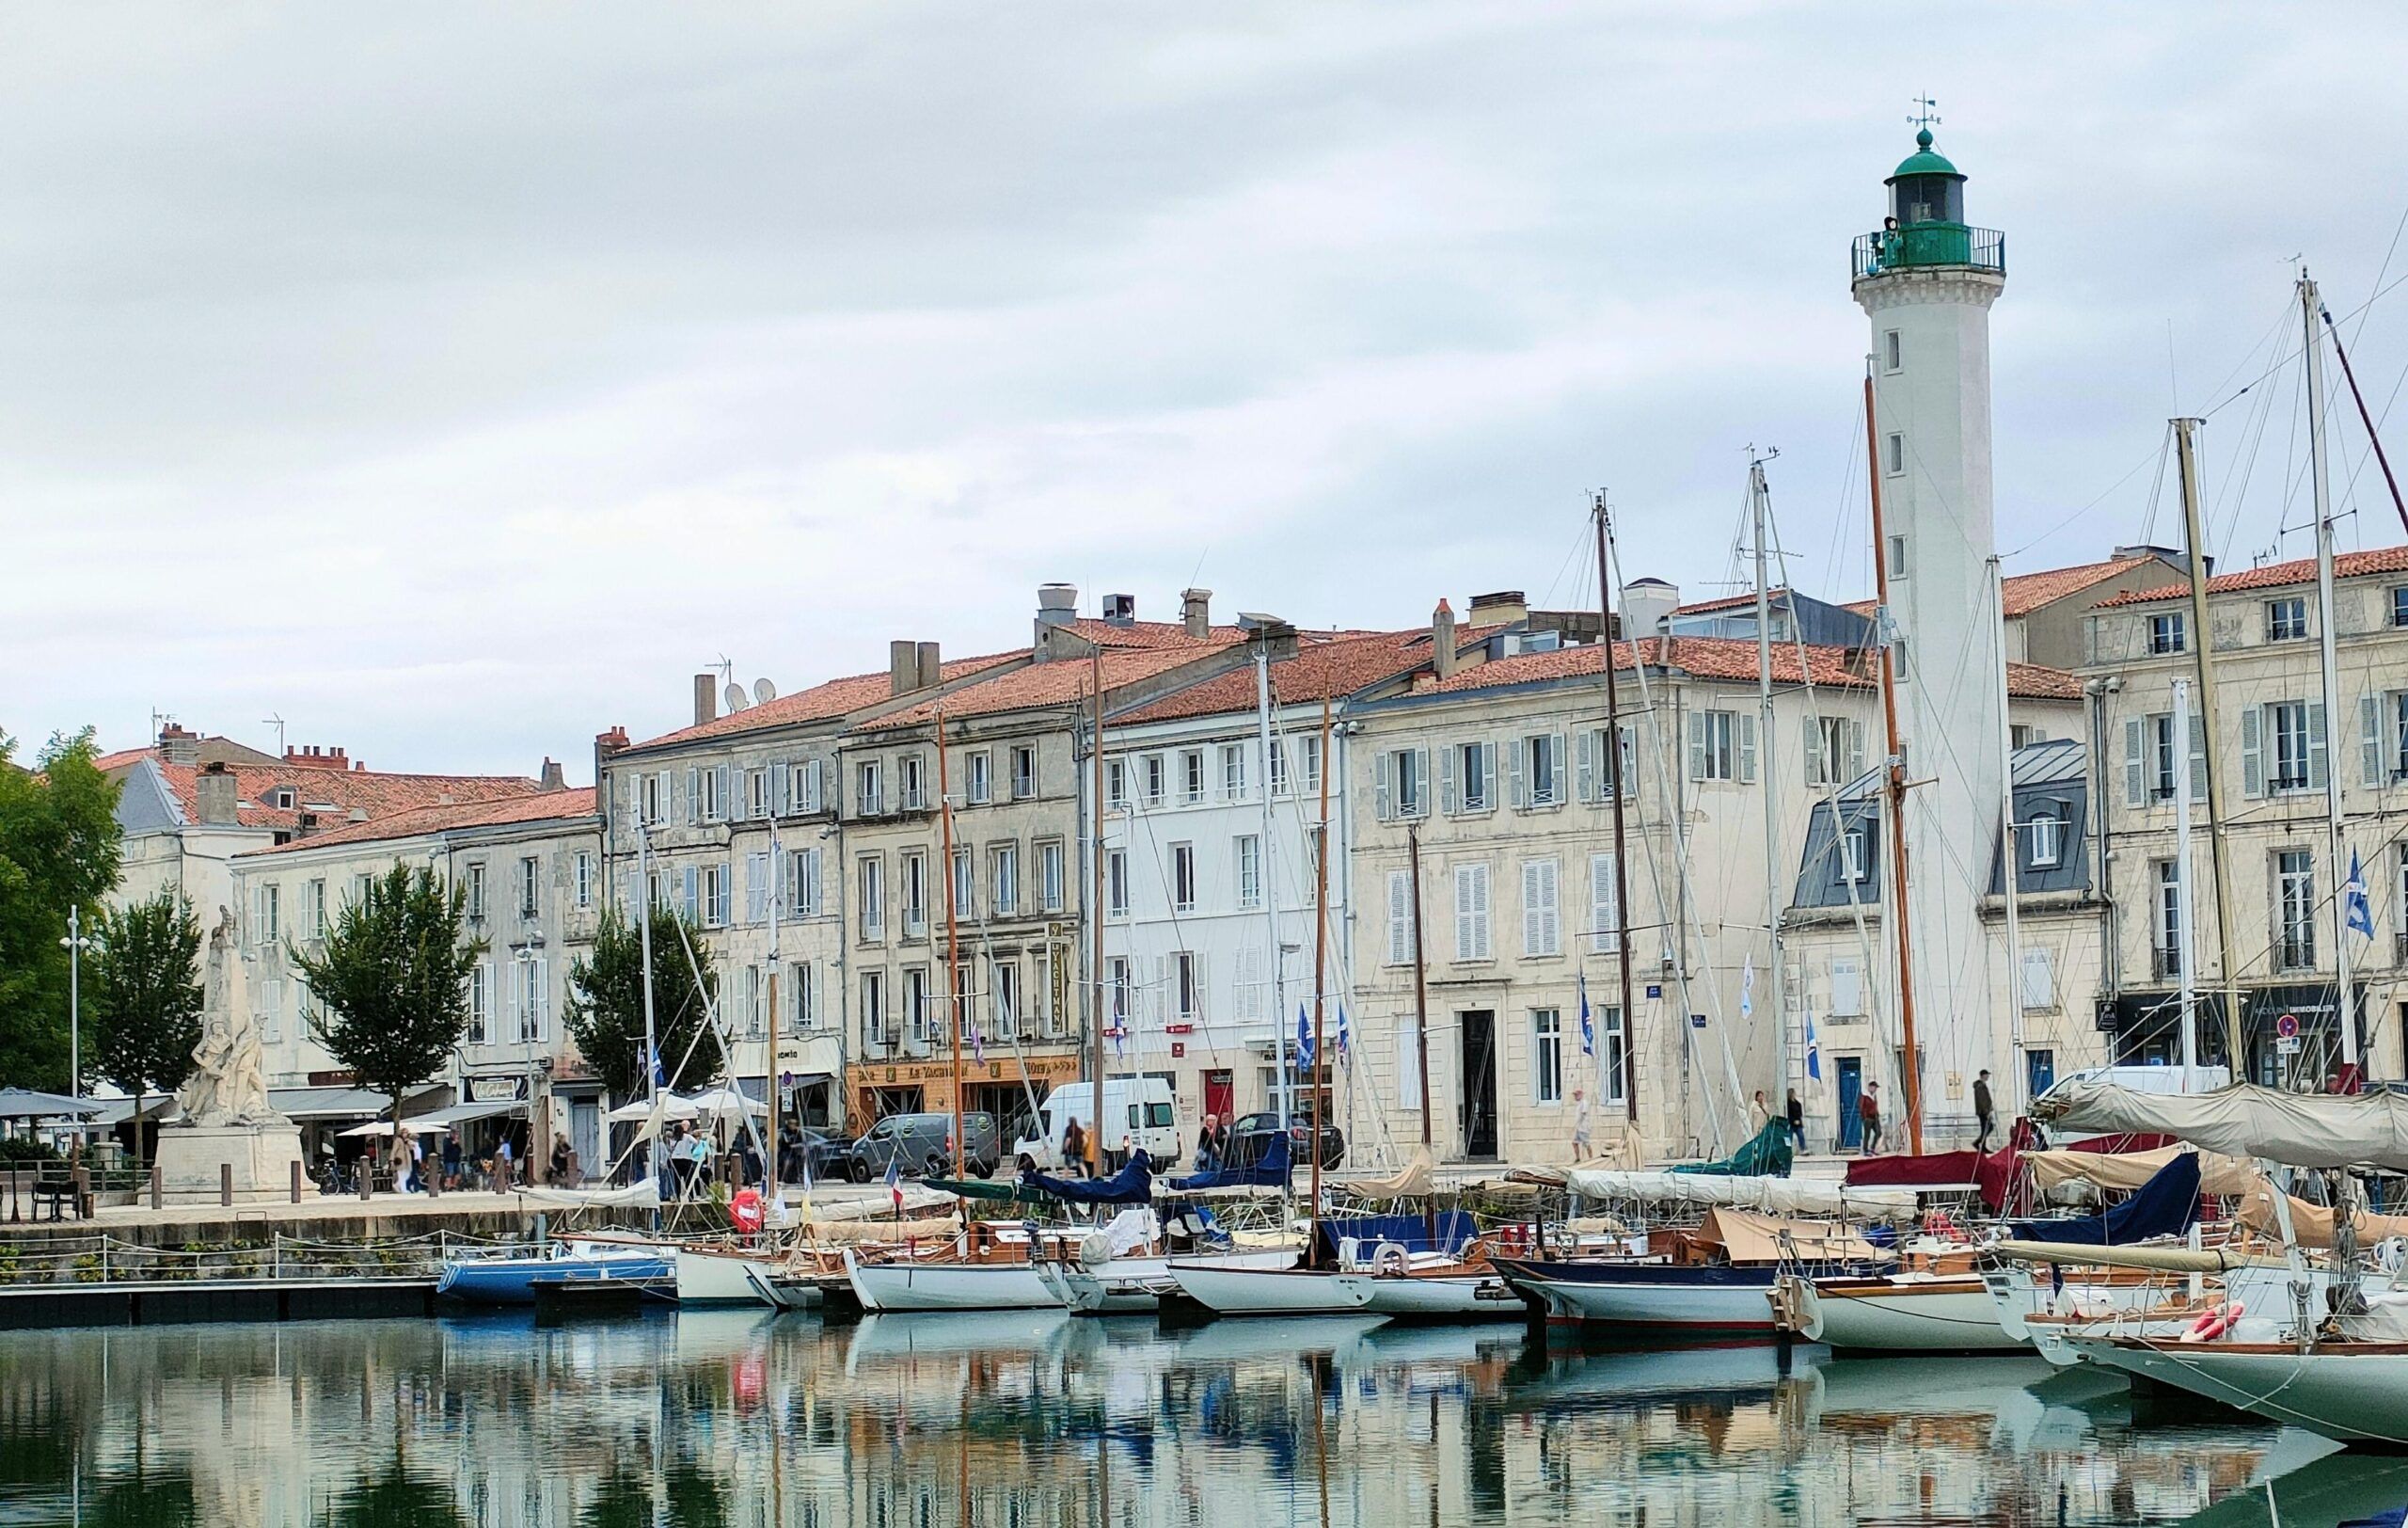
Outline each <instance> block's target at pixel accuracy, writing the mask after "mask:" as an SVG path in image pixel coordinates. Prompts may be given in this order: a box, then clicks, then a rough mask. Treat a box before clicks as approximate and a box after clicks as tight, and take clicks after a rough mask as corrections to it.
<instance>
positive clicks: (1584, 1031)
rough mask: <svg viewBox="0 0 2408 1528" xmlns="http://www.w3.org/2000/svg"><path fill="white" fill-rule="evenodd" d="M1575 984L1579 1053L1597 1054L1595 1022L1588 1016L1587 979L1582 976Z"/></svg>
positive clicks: (1586, 1054)
mask: <svg viewBox="0 0 2408 1528" xmlns="http://www.w3.org/2000/svg"><path fill="white" fill-rule="evenodd" d="M1576 985H1577V986H1578V988H1579V991H1580V1054H1581V1055H1583V1056H1594V1055H1596V1054H1597V1024H1596V1021H1595V1020H1594V1019H1592V1018H1591V1017H1590V1016H1589V979H1588V978H1587V977H1586V976H1583V977H1581V978H1579V979H1578V980H1577V982H1576Z"/></svg>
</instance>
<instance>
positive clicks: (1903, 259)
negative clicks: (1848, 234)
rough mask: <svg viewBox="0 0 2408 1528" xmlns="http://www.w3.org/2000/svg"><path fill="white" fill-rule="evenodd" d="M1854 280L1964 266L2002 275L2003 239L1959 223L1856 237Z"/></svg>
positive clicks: (1990, 231)
mask: <svg viewBox="0 0 2408 1528" xmlns="http://www.w3.org/2000/svg"><path fill="white" fill-rule="evenodd" d="M1853 253H1854V256H1855V271H1854V273H1853V275H1854V279H1857V280H1860V281H1861V280H1863V279H1865V278H1866V277H1868V276H1881V275H1884V274H1886V273H1888V272H1891V271H1899V270H1925V269H1929V268H1932V267H1947V266H1957V265H1961V266H1966V267H1969V268H1971V269H1973V270H1977V271H1988V273H1989V274H1990V275H1992V276H2004V275H2005V274H2006V235H2005V234H2004V233H2001V232H2000V231H1998V230H1996V229H1994V228H1968V227H1966V226H1965V225H1964V224H1962V223H1909V224H1908V225H1907V226H1906V227H1904V228H1893V229H1883V230H1881V231H1878V232H1875V233H1860V234H1858V235H1857V239H1856V247H1855V249H1854V251H1853Z"/></svg>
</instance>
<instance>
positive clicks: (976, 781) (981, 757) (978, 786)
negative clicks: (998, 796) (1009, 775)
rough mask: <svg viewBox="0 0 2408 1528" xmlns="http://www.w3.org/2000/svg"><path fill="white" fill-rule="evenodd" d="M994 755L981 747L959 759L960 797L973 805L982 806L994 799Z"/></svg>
mask: <svg viewBox="0 0 2408 1528" xmlns="http://www.w3.org/2000/svg"><path fill="white" fill-rule="evenodd" d="M994 772H995V756H994V755H992V754H990V753H989V752H988V751H987V750H986V749H984V748H981V749H978V750H976V751H975V752H973V753H971V754H969V755H967V756H964V757H963V759H962V761H961V774H962V799H963V800H965V801H967V802H968V803H969V804H971V805H973V806H984V805H986V804H987V803H988V802H990V801H991V800H993V799H994V793H995V781H994Z"/></svg>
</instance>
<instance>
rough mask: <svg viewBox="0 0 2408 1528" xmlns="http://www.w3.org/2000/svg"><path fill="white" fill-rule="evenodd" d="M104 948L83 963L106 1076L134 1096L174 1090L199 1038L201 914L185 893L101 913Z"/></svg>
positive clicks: (97, 1052) (188, 1069)
mask: <svg viewBox="0 0 2408 1528" xmlns="http://www.w3.org/2000/svg"><path fill="white" fill-rule="evenodd" d="M97 932H98V934H99V939H98V944H99V948H97V949H95V950H94V951H93V952H92V954H91V955H90V957H89V958H88V959H87V961H86V962H85V965H84V1007H85V1010H86V1011H87V1012H88V1013H89V1014H90V1015H91V1026H92V1035H93V1057H94V1059H95V1061H96V1063H97V1070H98V1071H99V1073H100V1074H101V1075H102V1076H104V1077H106V1078H108V1079H109V1081H111V1082H113V1083H116V1084H117V1085H118V1086H119V1087H120V1088H122V1089H124V1090H126V1091H127V1092H129V1093H132V1094H133V1095H134V1107H135V1118H137V1119H139V1118H140V1117H141V1110H142V1102H143V1099H144V1097H145V1095H147V1094H150V1093H154V1092H157V1093H172V1092H174V1091H175V1090H177V1089H179V1088H181V1087H182V1086H183V1085H184V1078H186V1077H187V1076H190V1075H191V1074H192V1068H193V1059H192V1052H193V1047H194V1046H195V1045H198V1044H199V1043H200V970H199V967H200V919H199V918H198V917H196V916H195V915H193V910H192V903H190V902H188V901H186V900H185V899H184V898H183V896H182V893H180V892H176V891H172V890H164V889H163V890H162V891H161V892H160V893H159V895H157V896H156V897H153V898H151V899H150V900H149V901H144V902H135V904H133V905H132V906H130V907H122V908H116V909H112V910H110V911H107V912H104V913H103V914H102V915H101V923H100V928H99V930H98V931H97Z"/></svg>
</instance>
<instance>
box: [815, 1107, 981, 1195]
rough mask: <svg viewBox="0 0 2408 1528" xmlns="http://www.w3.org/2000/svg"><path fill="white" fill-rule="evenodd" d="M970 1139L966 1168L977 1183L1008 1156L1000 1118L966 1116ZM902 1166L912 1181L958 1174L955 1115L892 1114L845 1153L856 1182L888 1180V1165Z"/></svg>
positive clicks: (863, 1135)
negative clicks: (997, 1125)
mask: <svg viewBox="0 0 2408 1528" xmlns="http://www.w3.org/2000/svg"><path fill="white" fill-rule="evenodd" d="M961 1123H962V1130H963V1132H964V1134H966V1135H967V1136H969V1138H970V1140H969V1145H968V1149H967V1151H966V1153H965V1156H966V1161H965V1164H964V1165H965V1166H966V1167H967V1168H968V1170H969V1172H970V1175H971V1176H972V1177H974V1178H991V1177H993V1176H994V1175H995V1163H996V1162H997V1160H998V1159H1000V1158H1001V1156H1002V1155H1003V1144H1002V1141H1001V1139H1000V1138H999V1136H998V1133H997V1131H996V1129H995V1117H994V1116H993V1115H991V1114H986V1113H971V1114H965V1115H963V1116H962V1117H961ZM894 1161H899V1162H901V1163H902V1174H903V1176H905V1177H907V1178H919V1177H928V1178H943V1177H949V1176H951V1175H952V1173H953V1116H952V1115H951V1114H890V1115H888V1116H887V1117H886V1118H885V1119H883V1120H880V1121H879V1122H877V1123H876V1124H874V1125H871V1126H870V1127H869V1128H868V1129H867V1130H865V1131H863V1133H862V1135H861V1137H860V1138H858V1139H856V1140H855V1141H854V1142H853V1143H852V1145H850V1146H849V1147H848V1148H846V1152H845V1169H846V1171H847V1172H848V1174H849V1175H850V1176H851V1178H852V1180H853V1182H855V1183H867V1182H869V1181H870V1180H871V1179H873V1178H882V1177H884V1176H886V1164H887V1163H889V1162H894Z"/></svg>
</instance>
